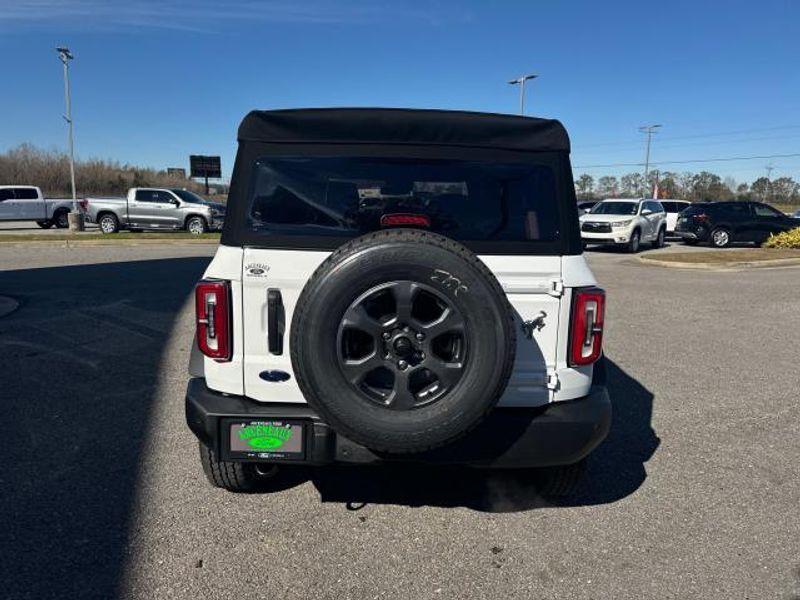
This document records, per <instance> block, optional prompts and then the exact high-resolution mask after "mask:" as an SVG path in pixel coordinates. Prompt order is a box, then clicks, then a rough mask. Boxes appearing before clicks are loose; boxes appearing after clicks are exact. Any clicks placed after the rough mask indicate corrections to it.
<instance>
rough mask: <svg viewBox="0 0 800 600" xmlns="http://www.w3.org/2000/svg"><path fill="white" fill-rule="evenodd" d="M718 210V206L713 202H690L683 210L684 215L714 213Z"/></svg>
mask: <svg viewBox="0 0 800 600" xmlns="http://www.w3.org/2000/svg"><path fill="white" fill-rule="evenodd" d="M715 211H716V207H715V205H713V204H706V203H699V204H690V205H689V206H687V207H686V208H685V209H683V210H682V211H681V212H682V213H683V214H684V215H699V214H701V213H712V212H715Z"/></svg>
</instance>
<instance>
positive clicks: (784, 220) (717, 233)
mask: <svg viewBox="0 0 800 600" xmlns="http://www.w3.org/2000/svg"><path fill="white" fill-rule="evenodd" d="M795 227H797V221H795V220H794V219H792V218H791V217H789V216H787V215H785V214H783V213H782V212H780V211H779V210H777V209H774V208H772V207H771V206H768V205H767V204H763V203H761V202H709V203H702V204H693V205H692V206H690V207H689V208H687V209H686V210H684V211H683V212H681V214H680V216H679V217H678V223H677V225H676V226H675V233H676V234H677V235H679V236H680V237H681V238H682V239H683V241H684V242H685V243H687V244H690V245H692V244H697V243H698V242H709V243H710V244H711V245H712V246H716V247H717V248H724V247H725V246H729V245H730V244H731V242H755V243H756V244H757V245H760V244H761V243H763V242H764V241H765V240H766V239H767V238H768V237H769V236H770V235H774V234H778V233H781V232H783V231H788V230H789V229H793V228H795Z"/></svg>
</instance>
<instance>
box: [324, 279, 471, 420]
mask: <svg viewBox="0 0 800 600" xmlns="http://www.w3.org/2000/svg"><path fill="white" fill-rule="evenodd" d="M465 331H466V324H465V321H464V317H463V316H462V315H461V313H460V312H459V310H458V308H457V307H456V306H455V305H454V304H453V303H452V302H450V300H449V299H448V298H447V297H446V296H445V295H444V294H442V293H440V292H439V291H437V290H435V289H434V288H433V287H431V286H428V285H425V284H423V283H420V282H416V281H393V282H388V283H385V284H382V285H378V286H376V287H374V288H372V289H370V290H368V291H367V292H365V293H364V294H362V295H361V296H359V297H358V298H356V300H355V301H354V302H353V303H352V304H351V305H350V306H349V307H348V309H347V310H346V311H345V313H344V316H343V318H342V319H341V322H340V323H339V332H338V336H337V337H338V339H337V347H338V349H339V350H338V351H339V365H340V368H341V370H342V373H343V374H344V376H345V378H346V379H347V381H349V382H350V384H351V385H352V386H353V388H354V389H355V390H356V391H358V392H359V393H360V394H362V395H363V396H364V397H366V398H367V399H369V400H370V401H372V402H374V403H376V404H378V405H380V406H384V407H386V408H387V409H389V410H398V411H407V410H414V409H417V408H420V407H422V406H427V405H430V404H432V403H434V402H436V401H437V400H439V399H440V398H442V397H444V396H445V395H446V394H447V393H448V392H449V391H450V390H451V389H452V388H453V387H454V386H455V385H456V384H457V383H458V382H459V381H460V380H461V375H462V374H463V372H464V368H465V365H466V361H467V337H466V335H465Z"/></svg>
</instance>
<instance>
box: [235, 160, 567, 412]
mask: <svg viewBox="0 0 800 600" xmlns="http://www.w3.org/2000/svg"><path fill="white" fill-rule="evenodd" d="M350 161H353V163H354V164H351V162H350ZM407 162H408V161H392V160H387V161H386V162H384V161H383V160H382V159H372V158H370V159H312V160H308V161H292V160H288V159H287V160H281V159H270V160H265V161H263V162H261V163H260V164H258V163H257V165H256V167H255V172H254V175H253V178H254V181H252V182H251V190H252V192H251V196H250V200H249V206H248V210H247V212H248V217H247V221H248V223H249V226H250V227H251V228H252V231H253V232H258V233H259V234H261V235H263V236H264V238H263V239H264V241H265V245H266V244H268V243H269V241H270V240H275V239H277V240H283V241H286V240H287V239H289V244H290V245H292V246H295V247H296V248H298V249H290V248H287V249H281V248H258V247H254V245H251V246H250V247H246V248H245V250H244V258H243V264H242V290H243V315H244V323H245V327H244V340H243V347H244V388H245V394H246V395H247V396H249V397H251V398H254V399H256V400H261V401H272V402H305V400H304V398H303V395H302V393H301V392H300V389H299V388H298V386H297V383H296V381H295V377H294V372H293V369H292V365H291V359H290V351H291V348H290V337H291V336H290V334H291V323H292V317H293V314H294V311H295V307H296V303H297V300H298V297H299V296H300V293H301V292H302V290H303V288H304V286H305V285H306V283H307V282H308V280H309V279H310V277H311V275H312V274H313V272H314V270H315V269H316V268H317V267H318V266H319V265H320V264H321V263H322V262H323V261H324V260H325V259H326V258H327V257H328V256H329V254H330V250H328V249H325V250H312V249H308V250H303V249H301V248H302V244H303V242H304V241H306V242H308V243H311V241H319V239H321V237H324V235H332V234H340V235H341V234H344V235H346V236H349V237H356V236H357V235H360V234H364V233H367V232H368V231H370V230H375V229H380V228H381V227H382V225H381V224H382V223H387V222H388V221H387V219H386V217H387V215H394V216H397V215H401V214H402V215H409V214H411V215H412V216H415V217H421V218H422V220H423V221H424V220H425V219H427V222H428V223H429V227H427V228H428V229H432V230H434V231H436V230H439V231H441V232H442V233H443V234H445V235H448V236H449V237H454V238H456V239H458V237H460V236H458V235H456V232H462V234H463V235H464V236H468V239H472V240H476V239H478V240H483V241H486V240H493V241H497V243H498V245H497V247H498V248H501V247H503V243H504V242H525V243H527V241H530V242H532V243H533V244H532V246H531V248H532V249H531V252H530V254H528V255H519V254H516V255H511V254H501V253H499V252H497V253H495V252H492V253H481V252H478V254H479V256H480V257H481V259H482V260H483V261H484V262H485V263H486V265H487V266H488V267H489V268H490V269H491V271H492V272H493V273H495V275H496V277H497V279H498V281H499V282H500V284H501V286H502V287H503V289H504V290H505V291H506V293H507V295H508V299H509V301H510V303H511V306H512V309H513V311H514V319H515V323H516V328H517V358H516V363H515V368H514V371H513V374H512V376H511V379H510V382H509V385H508V387H507V390H506V393H505V395H504V396H503V398H502V400H501V403H502V404H504V405H508V406H534V405H539V404H544V403H547V402H548V401H549V400H550V399H551V398H552V393H553V388H554V387H555V385H556V384H555V381H556V377H555V367H556V360H557V356H556V349H557V347H558V339H559V335H558V331H559V320H560V313H561V299H562V297H563V285H562V280H561V257H560V256H558V255H557V254H554V253H550V255H544V254H543V255H535V250H534V249H533V248H535V247H536V246H535V244H536V242H544V241H548V240H549V241H552V240H554V239H556V238H557V237H558V235H559V231H558V230H559V226H558V222H559V215H558V209H557V208H556V206H557V202H558V198H557V189H558V188H557V185H556V181H557V179H556V175H555V173H554V171H553V170H552V169H550V168H549V167H528V166H524V167H523V166H521V165H502V166H501V165H496V166H493V167H491V168H489V167H486V165H479V164H472V163H469V164H466V163H465V164H459V163H458V162H456V161H447V163H446V164H440V163H439V162H437V161H426V162H424V163H422V164H413V165H408V164H407ZM288 234H291V236H292V237H291V238H287V237H285V236H287V235H288ZM337 239H338V238H337ZM338 243H340V242H338V241H337V242H335V243H334V242H332V243H331V248H333V247H335V246H336V245H338ZM331 318H333V319H340V318H341V315H331ZM287 376H288V377H287Z"/></svg>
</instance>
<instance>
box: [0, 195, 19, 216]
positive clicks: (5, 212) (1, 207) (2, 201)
mask: <svg viewBox="0 0 800 600" xmlns="http://www.w3.org/2000/svg"><path fill="white" fill-rule="evenodd" d="M15 198H16V196H15V195H14V188H0V221H13V220H14V219H15V218H16V217H15V216H14V215H15V213H16V200H15Z"/></svg>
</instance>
